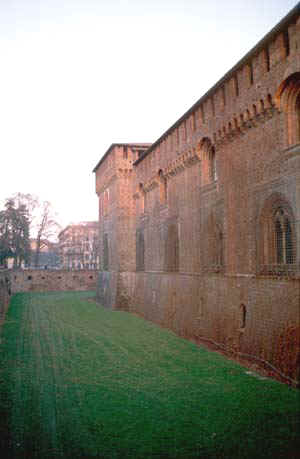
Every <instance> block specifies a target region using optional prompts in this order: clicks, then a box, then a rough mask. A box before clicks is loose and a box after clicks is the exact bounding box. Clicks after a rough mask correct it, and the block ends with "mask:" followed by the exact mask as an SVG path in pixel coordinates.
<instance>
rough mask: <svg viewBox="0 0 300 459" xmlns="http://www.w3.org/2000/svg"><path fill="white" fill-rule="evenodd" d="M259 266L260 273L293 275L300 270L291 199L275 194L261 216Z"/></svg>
mask: <svg viewBox="0 0 300 459" xmlns="http://www.w3.org/2000/svg"><path fill="white" fill-rule="evenodd" d="M258 230H259V233H258V267H259V273H260V274H267V275H278V274H279V275H289V274H291V273H294V272H297V271H298V270H299V266H298V265H297V244H296V241H297V234H296V233H297V232H296V221H295V217H294V213H293V211H292V207H291V205H290V203H289V201H288V200H287V199H286V198H285V197H284V196H283V195H282V194H281V193H273V194H272V195H271V196H270V197H269V198H268V199H267V200H266V201H265V204H264V206H263V209H262V211H261V214H260V217H259V227H258Z"/></svg>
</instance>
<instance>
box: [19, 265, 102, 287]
mask: <svg viewBox="0 0 300 459" xmlns="http://www.w3.org/2000/svg"><path fill="white" fill-rule="evenodd" d="M97 274H98V273H97V271H94V270H78V271H67V270H53V271H50V270H46V269H45V270H36V269H32V270H31V269H27V270H24V271H11V273H10V277H11V288H12V292H13V293H17V292H48V291H55V290H57V291H64V290H73V291H80V290H95V289H96V283H97Z"/></svg>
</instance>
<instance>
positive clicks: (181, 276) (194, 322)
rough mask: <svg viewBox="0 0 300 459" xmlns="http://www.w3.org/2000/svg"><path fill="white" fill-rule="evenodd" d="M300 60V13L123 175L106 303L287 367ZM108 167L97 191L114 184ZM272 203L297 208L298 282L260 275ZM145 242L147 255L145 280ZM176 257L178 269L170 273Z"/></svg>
mask: <svg viewBox="0 0 300 459" xmlns="http://www.w3.org/2000/svg"><path fill="white" fill-rule="evenodd" d="M287 37H289V46H287V45H286V43H287ZM299 50H300V19H299V6H298V9H296V10H294V12H293V14H291V15H290V16H288V17H287V18H286V19H285V20H284V21H283V22H282V23H281V24H280V25H279V26H278V27H277V28H276V29H275V30H274V31H273V32H272V33H271V34H269V35H268V36H267V38H265V39H264V40H263V41H262V42H260V43H259V44H258V45H257V47H255V49H254V50H253V51H252V52H251V53H249V54H248V55H247V56H246V57H245V58H244V59H242V60H241V61H240V62H239V63H238V64H237V65H236V66H235V67H234V68H233V69H232V71H230V72H229V73H228V74H227V75H225V77H224V78H223V79H222V80H220V82H218V83H217V84H216V85H215V86H214V87H213V88H212V89H211V90H210V91H208V93H207V94H206V95H205V96H204V97H203V98H201V99H200V100H199V101H198V103H197V104H195V105H194V106H193V107H192V108H191V109H190V110H189V111H188V112H187V113H186V114H185V115H183V117H182V118H181V119H180V120H178V121H177V122H176V123H175V124H174V125H173V126H171V127H170V129H168V131H166V132H165V133H164V134H163V136H162V137H161V138H160V139H158V140H157V141H156V142H155V143H154V144H153V145H152V146H151V147H150V148H149V149H148V151H147V152H146V154H145V155H144V157H142V158H140V159H139V160H138V161H137V162H136V163H135V164H134V166H133V167H132V166H130V167H128V169H129V170H130V173H129V172H128V173H126V174H125V173H124V170H123V169H124V165H123V166H122V167H121V168H119V166H118V165H117V164H115V173H116V174H117V175H118V180H117V182H118V183H119V185H118V187H119V190H121V189H122V192H119V194H115V196H117V199H118V206H117V207H116V210H115V211H114V212H112V214H111V216H110V219H109V221H110V222H114V224H113V225H112V223H111V227H110V228H111V235H110V237H111V238H112V240H113V242H112V246H111V250H112V253H114V254H115V256H116V257H118V262H117V263H116V264H114V265H113V266H112V267H110V271H111V273H107V274H106V275H105V276H106V277H105V282H104V278H103V275H101V274H100V280H101V281H100V283H99V287H98V295H99V297H101V301H103V302H104V304H106V305H107V306H112V307H119V308H124V309H126V310H131V311H134V312H138V313H140V314H142V315H144V316H145V317H146V318H147V319H149V320H153V321H155V322H157V323H160V324H163V325H165V326H167V327H169V328H171V329H173V330H174V331H176V332H177V333H179V334H182V335H184V336H187V337H193V336H199V335H201V334H203V335H204V336H206V337H210V338H212V339H214V340H216V341H219V342H221V343H223V344H226V345H228V346H229V347H230V346H231V347H232V346H233V347H236V348H237V349H239V350H240V351H243V352H246V353H250V354H255V355H257V356H260V357H263V358H267V359H269V360H270V361H272V362H274V363H277V364H278V365H281V364H282V361H283V360H282V359H281V360H280V358H279V357H278V352H279V351H278V350H277V347H278V345H277V343H278V340H279V341H280V340H281V342H283V343H284V340H285V337H286V335H287V330H288V329H289V328H290V327H291V326H293V327H297V326H298V324H299V308H300V299H299V277H300V185H299V184H300V133H299V135H298V137H297V135H294V134H293V135H291V133H290V131H291V130H293V129H294V130H295V129H296V130H297V129H299V126H298V127H297V126H296V125H295V123H294V125H293V122H292V121H291V117H290V115H289V112H290V110H293V107H292V105H291V104H290V105H289V106H288V105H286V99H289V98H290V99H291V98H292V97H294V96H293V94H294V95H295V97H296V95H297V94H300V89H299V88H300V73H299V74H298V73H297V72H300V52H299ZM291 76H292V80H291ZM297 91H298V93H297ZM299 97H300V96H299ZM299 116H300V115H299ZM299 125H300V123H299ZM213 151H215V155H216V166H217V179H216V180H214V179H213V178H212V160H211V159H212V157H213ZM101 167H102V166H100V168H99V170H97V180H98V182H97V183H98V184H97V187H98V188H97V190H98V189H100V188H101V186H104V185H103V184H104V183H106V175H105V174H106V173H104V172H101V171H100V169H101ZM122 168H123V169H122ZM118 169H122V171H123V172H122V174H118V173H117V170H118ZM124 177H126V180H125V179H124ZM127 179H128V180H127ZM162 179H164V180H165V182H164V183H166V190H164V192H165V193H164V194H163V193H162ZM131 190H132V194H131ZM164 195H166V199H165V198H163V196H164ZM275 198H276V199H277V200H278V203H279V202H286V203H288V206H289V209H290V210H291V214H292V215H293V219H294V221H293V225H294V226H293V231H294V233H293V237H294V240H293V244H294V246H295V247H294V253H293V257H294V258H293V261H294V264H293V269H294V271H293V279H289V278H288V277H287V275H286V274H287V272H283V273H282V272H281V273H280V276H279V277H278V278H275V277H274V276H269V277H268V276H264V277H263V276H262V266H261V260H262V255H261V251H262V250H265V245H264V243H263V244H261V240H262V229H261V218H262V214H263V212H264V209H265V208H266V206H267V203H268V202H269V201H270V200H271V201H272V200H273V201H274V199H275ZM119 217H121V218H119ZM100 224H101V219H100ZM102 225H103V227H102V230H100V238H101V231H102V232H103V231H104V226H105V222H104V223H102ZM107 225H108V223H107ZM170 228H171V229H170ZM106 230H108V229H105V231H106ZM136 231H138V233H139V234H140V233H141V232H142V233H143V235H144V246H145V253H144V272H138V273H137V272H135V271H136V270H135V260H136V256H135V249H136V245H135V236H136ZM175 233H177V235H178V237H177V236H176V237H175V236H174V237H173V236H170V235H171V234H173V235H174V234H175ZM116 234H118V236H116ZM172 238H173V242H174V241H177V242H174V243H173V246H174V247H173V248H172ZM176 244H177V245H178V247H177V248H176V247H175V245H176ZM174 251H175V252H176V256H178V264H177V262H176V263H173V262H170V259H172V260H173V259H174V253H175V252H174ZM172 257H173V258H172ZM174 266H175V268H174ZM170 271H172V272H170ZM118 273H120V274H119V275H118ZM264 274H265V273H264ZM273 274H274V273H273ZM276 274H277V275H279V273H278V272H276ZM282 276H283V277H282ZM102 278H103V279H102ZM102 280H103V283H102ZM104 284H105V292H106V293H105V292H104V289H103V285H104ZM110 287H111V288H112V290H113V294H112V292H111V291H110ZM109 291H110V293H108V292H109ZM242 305H243V306H242ZM243 314H244V315H245V317H246V325H245V327H244V326H242V327H241V323H242V322H243V320H245V317H244V316H243ZM239 328H242V331H239ZM276 346H277V347H276ZM283 347H284V344H283ZM281 352H282V349H281ZM297 352H298V350H297V349H296V347H295V352H294V357H293V358H295V355H296V354H297ZM280 362H281V363H280ZM295 365H296V364H294V368H293V370H292V372H294V376H295V374H296V372H297V370H296V368H295Z"/></svg>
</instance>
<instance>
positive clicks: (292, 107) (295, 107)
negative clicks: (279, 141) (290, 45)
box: [275, 72, 300, 145]
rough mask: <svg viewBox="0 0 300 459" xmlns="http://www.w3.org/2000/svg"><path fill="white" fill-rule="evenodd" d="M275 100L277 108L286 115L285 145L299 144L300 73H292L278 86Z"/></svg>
mask: <svg viewBox="0 0 300 459" xmlns="http://www.w3.org/2000/svg"><path fill="white" fill-rule="evenodd" d="M275 100H276V104H277V107H278V108H279V109H280V110H282V111H283V112H284V113H285V114H286V120H287V128H286V132H287V143H288V145H294V144H296V143H299V142H300V72H296V73H293V74H292V75H290V76H289V77H288V78H287V79H286V80H284V81H283V82H282V83H281V85H280V86H279V88H278V90H277V92H276V95H275Z"/></svg>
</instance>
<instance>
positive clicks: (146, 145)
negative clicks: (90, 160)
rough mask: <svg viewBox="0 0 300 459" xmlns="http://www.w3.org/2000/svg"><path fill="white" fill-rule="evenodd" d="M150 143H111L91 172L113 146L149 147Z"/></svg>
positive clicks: (94, 170)
mask: <svg viewBox="0 0 300 459" xmlns="http://www.w3.org/2000/svg"><path fill="white" fill-rule="evenodd" d="M151 145H152V144H151V143H112V144H111V146H110V147H109V148H108V150H106V152H105V153H104V155H103V156H102V158H101V159H100V161H99V162H98V163H97V165H96V166H95V167H94V169H93V172H96V170H97V169H98V167H99V166H100V164H101V163H102V162H103V161H104V159H105V158H106V157H107V156H108V154H109V153H110V151H111V150H112V149H113V148H114V147H125V146H127V147H150V146H151Z"/></svg>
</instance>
